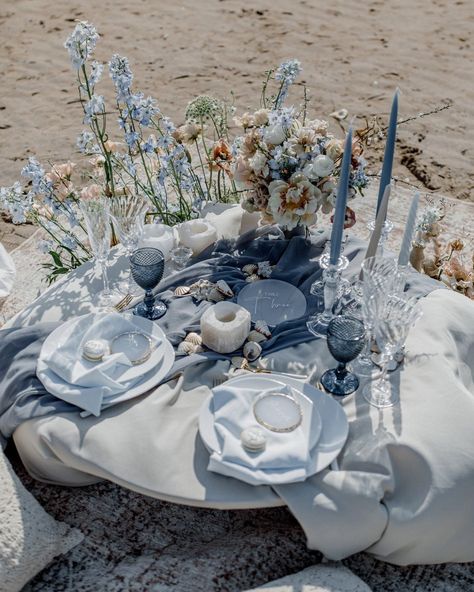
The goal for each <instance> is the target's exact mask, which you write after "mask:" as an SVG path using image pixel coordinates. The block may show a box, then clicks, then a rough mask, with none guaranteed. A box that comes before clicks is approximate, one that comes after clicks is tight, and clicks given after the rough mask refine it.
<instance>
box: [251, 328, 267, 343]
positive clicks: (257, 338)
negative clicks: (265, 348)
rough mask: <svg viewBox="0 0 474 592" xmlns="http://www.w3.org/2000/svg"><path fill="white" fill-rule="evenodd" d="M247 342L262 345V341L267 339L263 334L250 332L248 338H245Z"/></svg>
mask: <svg viewBox="0 0 474 592" xmlns="http://www.w3.org/2000/svg"><path fill="white" fill-rule="evenodd" d="M247 339H248V340H249V341H255V343H262V341H266V340H267V338H266V337H265V335H263V333H259V332H258V331H255V329H254V330H253V331H250V333H249V336H248V337H247Z"/></svg>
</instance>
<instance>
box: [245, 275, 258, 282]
mask: <svg viewBox="0 0 474 592" xmlns="http://www.w3.org/2000/svg"><path fill="white" fill-rule="evenodd" d="M259 279H260V276H258V275H257V274H256V273H252V275H249V276H248V278H247V279H246V280H245V281H246V282H248V283H249V284H250V283H252V282H258V280H259Z"/></svg>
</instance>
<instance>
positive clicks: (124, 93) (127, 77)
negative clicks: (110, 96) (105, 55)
mask: <svg viewBox="0 0 474 592" xmlns="http://www.w3.org/2000/svg"><path fill="white" fill-rule="evenodd" d="M109 74H110V77H111V78H112V80H113V83H114V85H115V90H116V92H117V100H118V101H119V102H124V101H126V100H127V98H128V96H129V95H130V92H131V90H130V89H131V86H132V81H133V74H132V71H131V70H130V65H129V62H128V59H127V58H125V57H122V56H119V55H118V54H114V55H113V56H112V59H111V60H110V62H109Z"/></svg>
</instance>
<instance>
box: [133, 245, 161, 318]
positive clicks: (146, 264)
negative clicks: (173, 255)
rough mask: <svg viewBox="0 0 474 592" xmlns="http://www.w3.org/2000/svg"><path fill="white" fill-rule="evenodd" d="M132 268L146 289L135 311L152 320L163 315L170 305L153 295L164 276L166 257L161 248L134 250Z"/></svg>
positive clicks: (135, 278) (140, 284)
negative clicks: (154, 289)
mask: <svg viewBox="0 0 474 592" xmlns="http://www.w3.org/2000/svg"><path fill="white" fill-rule="evenodd" d="M130 270H131V272H132V277H133V279H134V280H135V282H136V283H137V284H138V285H139V286H140V288H143V289H144V290H145V298H144V299H143V302H140V303H139V304H137V305H136V306H135V308H134V309H133V313H134V314H136V315H139V316H140V317H146V318H147V319H150V320H151V321H154V320H156V319H159V318H160V317H162V316H163V315H164V314H165V313H166V311H167V310H168V307H167V306H166V304H165V303H164V302H162V301H161V300H157V299H156V298H155V296H153V292H152V290H153V288H155V287H156V286H157V285H158V284H159V283H160V281H161V278H162V277H163V272H164V270H165V258H164V255H163V253H162V252H161V251H160V250H159V249H153V248H152V247H143V248H141V249H137V250H136V251H134V252H133V253H132V255H131V257H130Z"/></svg>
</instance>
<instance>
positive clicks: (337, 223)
mask: <svg viewBox="0 0 474 592" xmlns="http://www.w3.org/2000/svg"><path fill="white" fill-rule="evenodd" d="M351 156H352V127H350V128H349V131H348V132H347V138H346V143H345V145H344V154H343V157H342V165H341V175H340V177H339V185H338V186H337V199H336V211H335V213H334V222H333V223H332V233H331V250H330V252H329V263H330V264H331V265H336V264H337V260H338V259H339V255H340V254H341V244H342V234H343V232H344V222H345V217H346V203H347V192H348V190H349V174H350V169H351Z"/></svg>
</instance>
